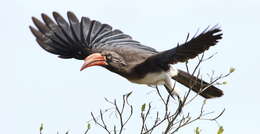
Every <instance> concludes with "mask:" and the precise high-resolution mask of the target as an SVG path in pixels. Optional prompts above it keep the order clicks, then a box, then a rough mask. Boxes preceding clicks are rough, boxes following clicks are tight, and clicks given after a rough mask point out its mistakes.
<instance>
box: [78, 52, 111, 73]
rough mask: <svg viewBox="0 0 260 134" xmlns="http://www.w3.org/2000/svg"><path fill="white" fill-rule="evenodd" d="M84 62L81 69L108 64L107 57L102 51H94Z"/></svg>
mask: <svg viewBox="0 0 260 134" xmlns="http://www.w3.org/2000/svg"><path fill="white" fill-rule="evenodd" d="M84 61H85V62H84V64H83V65H82V67H81V69H80V71H82V70H84V69H85V68H88V67H91V66H104V65H108V64H107V62H106V57H105V56H102V55H101V54H100V53H93V54H91V55H89V56H88V57H86V58H85V59H84Z"/></svg>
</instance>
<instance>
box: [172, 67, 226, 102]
mask: <svg viewBox="0 0 260 134" xmlns="http://www.w3.org/2000/svg"><path fill="white" fill-rule="evenodd" d="M172 78H173V79H174V80H176V81H178V82H179V83H181V84H183V85H184V86H186V87H188V88H191V89H192V90H193V91H194V92H196V93H200V94H199V95H201V96H203V97H204V98H207V99H208V98H215V97H221V96H222V95H223V91H222V90H220V89H218V88H217V87H215V86H213V85H211V86H209V83H207V82H205V81H203V80H201V79H198V78H197V77H195V76H192V75H190V74H188V73H187V72H184V71H182V70H178V75H177V76H174V77H172ZM207 86H209V87H207ZM204 89H205V90H204ZM202 90H204V91H202ZM201 91H202V92H201Z"/></svg>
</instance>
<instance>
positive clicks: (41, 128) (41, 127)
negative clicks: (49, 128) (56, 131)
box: [39, 123, 43, 132]
mask: <svg viewBox="0 0 260 134" xmlns="http://www.w3.org/2000/svg"><path fill="white" fill-rule="evenodd" d="M39 129H40V132H42V130H43V123H41V126H40V128H39Z"/></svg>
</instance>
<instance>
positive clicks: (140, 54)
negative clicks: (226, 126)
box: [30, 11, 223, 98]
mask: <svg viewBox="0 0 260 134" xmlns="http://www.w3.org/2000/svg"><path fill="white" fill-rule="evenodd" d="M41 17H42V20H43V21H41V20H39V19H37V18H35V17H32V21H33V23H34V25H35V26H36V27H37V29H36V28H34V27H32V26H30V30H31V32H32V33H33V35H34V36H35V37H36V41H37V42H38V44H39V45H40V46H41V47H42V48H43V49H44V50H46V51H47V52H50V53H52V54H55V55H58V57H59V58H63V59H68V58H75V59H78V60H84V64H83V65H82V67H81V69H80V70H84V69H86V68H88V67H91V66H102V67H104V68H106V69H108V70H110V71H111V72H114V73H117V74H119V75H121V76H122V77H125V78H126V79H127V80H129V81H130V82H133V83H138V84H146V85H148V86H151V85H164V86H165V88H166V89H167V91H168V92H169V93H170V94H174V93H175V91H174V88H173V87H174V83H173V81H172V79H173V80H176V81H177V82H179V83H181V84H183V85H184V86H186V87H188V88H191V89H192V90H193V91H195V92H196V93H199V95H201V96H203V97H204V98H214V97H220V96H222V95H223V91H222V90H220V89H218V88H217V87H215V86H213V85H209V83H207V82H205V81H203V80H201V79H198V78H197V77H195V76H192V75H191V74H189V73H187V72H185V71H182V70H180V69H177V68H175V67H174V66H173V65H174V64H176V63H179V62H185V61H187V60H189V59H192V58H194V57H196V56H198V55H199V54H201V53H203V52H204V51H206V50H208V49H209V47H211V46H214V45H216V44H217V42H218V41H219V40H220V39H221V38H222V32H221V29H220V28H218V27H213V28H207V29H206V30H204V31H203V32H202V33H200V34H199V35H195V36H194V37H193V38H191V39H189V40H187V41H186V42H184V43H183V44H180V45H177V46H176V47H175V48H172V49H169V50H165V51H162V52H159V51H157V50H156V49H154V48H152V47H149V46H145V45H142V44H141V43H140V42H138V41H135V40H134V39H132V37H131V36H129V35H127V34H125V33H123V32H122V31H120V30H118V29H113V28H112V27H111V26H110V25H108V24H102V23H100V22H99V21H97V20H91V19H89V18H88V17H82V18H81V20H79V19H78V18H77V17H76V16H75V14H74V13H72V12H70V11H69V12H67V17H68V22H67V21H66V20H65V19H64V18H63V17H62V16H61V15H60V14H59V13H57V12H53V17H54V20H53V19H51V18H50V17H49V16H47V15H46V14H44V13H43V14H41ZM191 83H192V85H191ZM205 87H208V88H206V90H203V91H201V89H203V88H205Z"/></svg>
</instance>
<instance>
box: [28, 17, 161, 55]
mask: <svg viewBox="0 0 260 134" xmlns="http://www.w3.org/2000/svg"><path fill="white" fill-rule="evenodd" d="M67 16H68V20H69V23H68V22H67V21H66V20H65V19H64V18H63V17H62V16H61V15H60V14H59V13H57V12H53V17H54V19H55V21H56V23H55V22H54V21H53V20H52V19H51V18H50V17H48V16H47V15H45V14H42V19H43V21H44V23H45V24H44V23H42V22H41V21H40V20H38V19H37V18H35V17H33V18H32V20H33V22H34V24H35V26H36V27H37V28H38V30H37V29H35V28H33V27H32V26H30V29H31V31H32V33H33V34H34V36H35V37H36V40H37V42H38V43H39V45H40V46H41V47H42V48H43V49H44V50H46V51H48V52H50V53H53V54H56V55H59V57H60V58H76V59H80V60H82V59H84V58H85V57H87V56H88V55H90V54H91V53H94V52H96V51H99V50H106V49H107V50H110V49H112V48H113V49H114V48H116V47H120V46H124V45H127V47H129V46H130V47H135V48H140V49H143V50H146V51H151V52H157V51H156V50H155V49H153V48H151V47H148V46H144V45H141V44H140V43H139V42H138V41H135V40H133V39H132V38H131V36H129V35H127V34H124V33H123V32H122V31H120V30H118V29H115V30H113V29H112V27H111V26H110V25H108V24H101V23H100V22H98V21H96V20H90V19H89V18H87V17H82V18H81V21H79V20H78V19H77V17H76V16H75V15H74V14H73V13H72V12H68V13H67Z"/></svg>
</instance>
